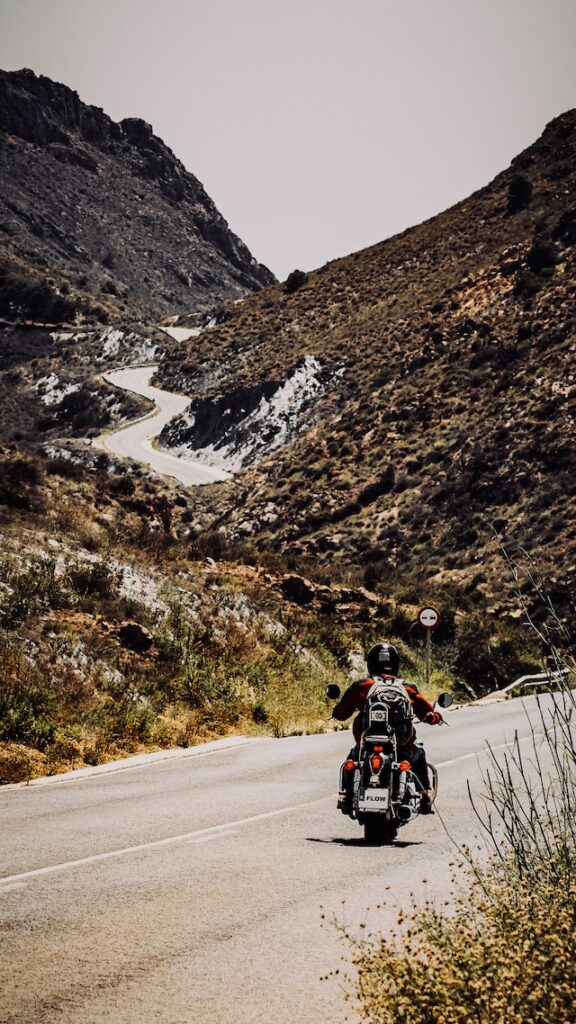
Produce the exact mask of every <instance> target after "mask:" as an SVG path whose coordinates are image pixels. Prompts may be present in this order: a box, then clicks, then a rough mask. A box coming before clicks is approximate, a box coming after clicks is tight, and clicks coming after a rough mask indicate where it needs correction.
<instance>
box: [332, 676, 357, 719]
mask: <svg viewBox="0 0 576 1024" xmlns="http://www.w3.org/2000/svg"><path fill="white" fill-rule="evenodd" d="M360 682H363V680H358V682H356V683H352V686H349V687H348V689H347V690H346V693H345V694H343V696H342V697H341V698H340V700H339V701H338V703H337V704H336V707H335V708H334V710H333V711H332V718H336V719H337V720H338V721H339V722H345V721H346V719H347V718H350V715H353V714H354V712H355V711H358V710H359V709H360V701H361V694H360V686H359V684H360Z"/></svg>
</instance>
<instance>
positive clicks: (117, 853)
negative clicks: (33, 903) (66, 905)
mask: <svg viewBox="0 0 576 1024" xmlns="http://www.w3.org/2000/svg"><path fill="white" fill-rule="evenodd" d="M543 735H544V733H536V734H535V736H534V738H535V739H536V738H539V737H541V736H543ZM530 739H532V735H530V736H524V737H522V739H520V740H519V742H520V743H524V742H526V741H527V740H530ZM513 742H514V741H513V740H509V741H508V742H506V743H500V744H498V746H496V747H491V750H502V749H503V748H504V747H510V746H511V744H512V743H513ZM487 753H489V751H488V749H487V748H486V747H483V748H482V750H474V751H472V752H471V753H470V754H461V755H460V757H454V758H452V760H450V761H440V762H439V763H438V764H437V765H436V768H447V767H448V766H449V765H451V764H456V763H457V762H458V761H466V760H467V759H468V758H472V757H478V756H479V755H480V754H487ZM332 799H334V798H333V795H332V794H330V796H322V797H319V798H318V799H317V800H308V801H306V803H303V804H292V805H291V806H290V807H281V808H280V809H279V810H277V811H265V812H264V813H263V814H252V815H250V817H248V818H239V819H238V820H237V821H227V822H223V824H221V825H210V826H209V827H208V828H201V829H196V830H195V831H194V832H183V833H182V834H181V835H178V836H168V838H167V839H154V840H152V842H150V843H139V844H138V845H137V846H125V847H124V848H123V849H121V850H110V851H109V852H108V853H95V854H92V856H90V857H80V859H79V860H69V861H64V862H63V863H62V864H51V865H49V866H48V867H45V868H35V869H34V870H33V871H23V872H22V873H21V874H18V875H6V876H5V877H4V878H0V892H2V891H5V889H4V886H10V888H12V883H14V882H21V881H23V880H24V879H25V878H39V877H40V876H42V875H51V874H54V873H55V872H57V871H68V870H69V869H71V868H76V867H81V866H82V865H84V864H96V863H97V862H98V861H102V860H110V859H111V858H112V857H126V856H127V855H129V854H131V853H141V852H142V851H143V850H154V849H157V848H158V847H160V846H170V845H172V844H174V843H183V842H186V840H189V841H192V842H202V841H207V840H208V839H209V838H219V837H222V835H224V836H228V835H234V834H235V833H234V830H237V829H239V828H242V826H244V825H251V824H252V823H253V822H256V821H265V820H266V819H267V818H278V817H281V816H282V815H283V814H291V813H292V812H293V811H301V810H303V808H305V807H314V806H315V805H316V804H321V803H324V802H325V801H326V800H332Z"/></svg>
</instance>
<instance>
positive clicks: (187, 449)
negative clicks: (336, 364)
mask: <svg viewBox="0 0 576 1024" xmlns="http://www.w3.org/2000/svg"><path fill="white" fill-rule="evenodd" d="M337 376H338V373H337V372H335V373H331V372H329V371H327V370H326V369H325V368H324V367H323V365H322V363H321V362H320V360H318V359H315V358H314V357H312V356H305V357H303V358H301V359H299V360H298V361H297V363H296V364H295V365H294V366H291V367H289V368H288V369H287V371H286V372H285V374H282V373H280V372H279V371H277V372H276V373H275V374H274V376H273V378H271V379H268V380H264V381H260V382H251V383H250V384H247V385H241V386H240V387H238V388H232V389H230V390H226V391H217V392H216V393H215V394H210V395H204V396H202V397H200V398H197V399H194V400H193V401H192V403H191V405H190V408H189V410H187V411H186V413H185V414H184V415H183V416H179V417H176V418H175V419H173V420H171V422H170V423H169V424H168V425H167V426H166V427H165V428H164V430H163V431H162V434H161V435H160V441H161V443H162V444H163V445H166V446H167V447H168V448H170V449H171V451H173V452H175V453H176V454H178V455H183V456H184V457H192V458H194V459H199V460H200V461H204V462H206V463H207V464H208V465H215V466H222V467H223V468H225V469H229V470H232V471H235V470H237V469H240V468H243V467H245V466H249V465H252V464H254V463H257V462H258V461H259V460H260V459H261V458H262V457H263V456H265V455H268V454H270V452H272V451H274V450H275V449H277V448H280V447H281V446H282V445H284V444H287V443H289V442H290V441H291V440H292V439H293V438H294V437H295V436H297V434H298V432H299V431H300V430H301V429H302V428H303V425H305V424H309V423H310V422H311V421H312V420H313V417H314V410H315V406H316V404H317V402H318V401H319V399H320V397H321V396H322V394H323V393H324V392H325V390H326V389H327V388H328V387H330V386H331V385H333V384H334V382H335V379H336V378H337Z"/></svg>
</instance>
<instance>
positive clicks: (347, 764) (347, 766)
mask: <svg viewBox="0 0 576 1024" xmlns="http://www.w3.org/2000/svg"><path fill="white" fill-rule="evenodd" d="M355 767H356V761H353V760H352V758H351V757H349V758H348V760H347V761H344V770H345V771H347V772H353V771H354V769H355Z"/></svg>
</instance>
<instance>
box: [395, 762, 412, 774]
mask: <svg viewBox="0 0 576 1024" xmlns="http://www.w3.org/2000/svg"><path fill="white" fill-rule="evenodd" d="M398 767H399V769H400V771H401V772H409V771H410V769H411V767H412V765H411V764H410V761H400V764H399V765H398Z"/></svg>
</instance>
